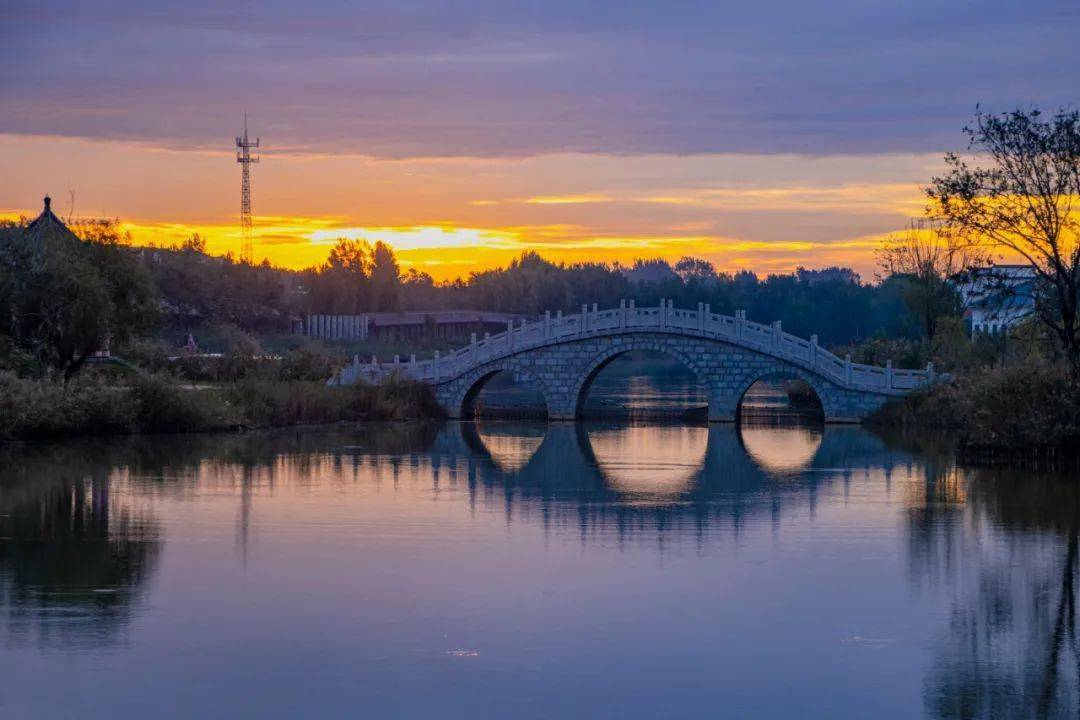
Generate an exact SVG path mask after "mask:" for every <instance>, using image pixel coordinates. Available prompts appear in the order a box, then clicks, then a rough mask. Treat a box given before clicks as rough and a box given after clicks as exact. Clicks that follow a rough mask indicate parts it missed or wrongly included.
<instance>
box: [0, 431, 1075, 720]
mask: <svg viewBox="0 0 1080 720" xmlns="http://www.w3.org/2000/svg"><path fill="white" fill-rule="evenodd" d="M796 430H799V429H797V428H796V429H793V428H779V429H777V428H747V427H744V428H742V430H741V432H740V430H738V429H736V428H733V427H730V426H710V427H704V426H702V427H680V426H659V427H655V426H654V427H648V426H634V427H626V426H618V425H614V424H588V425H575V424H568V423H553V424H551V425H543V424H539V425H537V424H532V425H527V424H519V425H515V424H512V423H499V424H486V423H485V424H481V425H479V426H473V425H469V424H448V425H446V426H443V427H441V428H439V427H418V426H408V425H385V426H360V427H357V428H355V429H348V430H316V431H311V430H308V431H285V432H280V433H269V434H254V435H248V436H191V437H181V438H136V439H130V440H117V441H95V442H93V443H57V444H53V445H48V446H26V447H23V448H19V449H15V448H9V449H6V450H4V451H3V452H4V453H5V454H4V456H3V457H2V458H0V459H2V460H3V462H0V622H2V623H3V626H2V628H0V670H2V671H3V672H4V676H5V686H4V692H3V695H2V696H0V710H2V711H3V712H2V713H0V714H3V715H4V716H5V717H7V716H11V717H33V716H38V715H44V716H80V717H116V716H129V715H135V716H137V715H142V714H147V713H148V712H149V710H148V709H152V710H153V712H154V714H155V716H157V717H192V716H207V715H214V714H218V715H225V716H259V717H275V716H277V717H293V716H297V715H338V716H340V715H349V714H355V713H362V714H364V715H367V716H371V717H395V716H403V715H404V716H429V715H436V714H437V715H439V716H442V717H470V718H478V717H506V716H514V717H520V718H533V717H551V716H563V717H575V716H576V717H581V716H585V717H650V718H651V717H659V716H679V717H714V716H716V715H717V713H718V712H719V713H720V714H725V713H727V714H730V715H733V716H754V717H792V716H805V715H807V714H809V715H816V716H822V717H875V718H880V717H897V718H900V717H903V718H908V717H918V716H921V715H928V716H931V717H957V716H967V717H995V716H996V717H1028V716H1031V717H1038V716H1039V715H1038V714H1037V713H1036V711H1037V710H1038V709H1039V708H1043V709H1044V710H1043V712H1042V715H1041V716H1042V717H1061V716H1070V715H1074V714H1075V713H1074V712H1073V711H1074V710H1075V708H1076V702H1075V698H1076V695H1075V692H1076V674H1075V671H1074V670H1070V668H1075V666H1076V665H1075V631H1073V630H1071V629H1070V625H1069V623H1068V620H1069V618H1074V617H1075V608H1072V607H1070V606H1069V605H1068V602H1065V603H1063V602H1062V599H1065V600H1066V601H1067V600H1068V597H1069V594H1068V589H1069V588H1073V589H1074V590H1075V588H1076V575H1077V572H1076V552H1075V538H1076V527H1077V522H1076V520H1077V516H1078V512H1077V508H1078V507H1080V506H1078V495H1077V491H1076V489H1075V484H1074V483H1066V482H1063V481H1059V480H1055V479H1054V478H1050V477H1044V476H1039V475H1037V474H1033V473H1030V472H1017V473H1012V474H1010V473H1005V472H1004V471H989V470H979V471H976V470H970V469H962V468H961V469H958V468H956V466H955V464H954V463H952V461H951V460H950V459H949V458H948V457H947V456H938V455H934V454H916V453H912V452H908V451H904V450H898V449H895V448H892V447H890V446H889V445H888V444H887V443H885V442H884V441H882V440H881V439H880V438H878V437H876V436H874V435H871V434H869V433H867V432H865V431H863V430H860V429H858V428H835V427H830V428H825V429H824V430H821V431H816V430H805V429H803V430H799V433H802V434H799V433H796V434H794V435H793V434H791V433H792V432H794V431H796ZM748 431H749V434H748ZM106 491H107V492H106ZM95 498H97V499H96V500H95ZM106 498H107V502H106ZM125 518H126V520H125ZM106 520H107V522H106ZM99 590H106V591H113V592H105V593H101V592H97V591H99ZM57 591H62V593H61V594H62V595H64V596H66V597H67V598H69V599H70V602H66V603H59V602H57V600H56V598H57V597H59V595H58V594H57ZM99 596H101V597H99ZM102 597H111V598H113V599H112V600H109V601H104V600H102ZM109 602H112V603H114V606H113V609H110V608H109V607H108V603H109ZM1059 628H1060V629H1059ZM46 633H47V634H48V637H49V638H51V640H50V641H48V642H45V641H42V640H41V637H42V636H43V635H44V634H46ZM1049 667H1053V668H1055V669H1056V673H1049V672H1048V671H1047V669H1048V668H1049ZM657 678H664V681H663V682H656V679H657ZM1047 688H1049V690H1047ZM780 689H782V691H780ZM163 698H167V702H163ZM959 708H969V709H970V712H966V714H965V712H961V711H960V710H959ZM1032 708H1034V710H1033V709H1032Z"/></svg>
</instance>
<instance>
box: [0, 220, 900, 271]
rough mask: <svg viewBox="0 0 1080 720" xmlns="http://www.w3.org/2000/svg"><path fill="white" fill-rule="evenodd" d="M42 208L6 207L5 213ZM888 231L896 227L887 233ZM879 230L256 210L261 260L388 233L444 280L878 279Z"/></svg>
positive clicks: (218, 232)
mask: <svg viewBox="0 0 1080 720" xmlns="http://www.w3.org/2000/svg"><path fill="white" fill-rule="evenodd" d="M20 216H22V217H32V215H31V214H30V213H25V212H22V213H20V212H10V211H8V212H0V219H3V220H15V219H18V218H19V217H20ZM119 227H120V229H121V231H123V232H125V233H130V235H131V239H132V244H133V245H136V246H151V247H178V246H180V245H181V244H182V243H183V242H184V240H186V239H187V238H189V237H191V235H193V234H196V233H197V234H198V235H200V236H201V237H202V238H203V239H205V240H206V244H207V252H209V253H210V254H211V255H222V256H223V255H228V254H232V255H236V253H237V250H238V248H239V245H240V229H239V227H238V226H237V225H235V224H231V223H230V224H187V223H169V222H156V223H155V222H139V221H124V220H122V221H121V222H120V224H119ZM886 234H887V233H886ZM886 234H882V235H872V236H867V237H861V238H853V239H851V240H846V241H839V242H831V243H821V242H811V241H797V240H790V241H785V240H777V241H763V240H757V241H754V240H739V239H736V238H722V237H715V236H709V235H665V236H648V235H643V236H597V235H590V234H588V233H587V232H584V231H583V230H582V229H581V228H578V227H576V226H573V225H552V226H531V227H530V226H526V227H507V228H473V227H459V226H455V225H452V224H446V225H419V226H405V227H370V228H367V227H353V226H345V225H343V224H342V218H340V217H314V218H313V217H282V216H256V217H255V223H254V235H255V237H254V247H255V261H256V262H262V261H263V260H264V259H268V260H269V261H270V262H271V263H272V264H274V265H276V266H279V267H284V268H289V269H293V270H299V269H303V268H308V267H313V266H318V265H321V264H322V263H323V262H325V260H326V256H327V254H328V253H329V251H330V249H331V248H332V247H333V246H334V244H335V243H336V242H337V240H338V239H341V238H347V239H362V240H367V241H368V242H370V243H372V244H374V243H375V242H377V241H382V242H384V243H386V244H388V245H389V246H391V247H392V248H393V249H394V253H395V255H396V256H397V258H398V262H399V263H400V265H401V266H402V268H403V269H410V268H412V269H415V270H417V271H420V272H426V273H428V274H430V275H431V276H432V277H433V278H435V279H436V280H438V281H449V280H454V279H457V278H465V277H468V275H469V274H470V273H472V272H479V271H483V270H488V269H493V268H498V267H505V266H506V265H507V264H509V263H510V262H511V261H512V260H513V259H515V258H517V257H518V256H520V255H521V254H522V253H523V252H527V251H535V252H537V253H539V254H540V255H541V256H542V257H544V258H545V259H547V260H550V261H552V262H562V263H578V262H604V263H615V262H618V263H620V264H624V265H629V264H632V263H633V262H634V260H638V259H651V258H662V259H665V260H667V261H669V262H671V263H672V264H674V263H675V262H676V261H677V260H678V259H679V258H682V257H685V256H693V257H700V258H704V259H707V260H709V261H710V262H712V263H713V264H714V265H716V267H717V269H718V270H720V271H722V272H735V271H739V270H751V271H753V272H756V273H757V274H759V275H765V274H768V273H784V272H791V271H793V270H795V269H796V268H797V267H800V266H805V267H824V266H830V265H844V266H848V267H853V268H855V269H856V270H857V271H859V272H861V273H862V274H863V276H864V278H866V279H870V278H871V277H872V275H873V272H874V262H875V261H874V249H875V248H877V247H878V246H879V245H880V243H881V240H882V238H883V237H885V235H886Z"/></svg>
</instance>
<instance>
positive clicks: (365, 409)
mask: <svg viewBox="0 0 1080 720" xmlns="http://www.w3.org/2000/svg"><path fill="white" fill-rule="evenodd" d="M438 415H439V408H438V406H437V404H436V403H435V400H434V398H433V397H432V396H431V392H430V390H428V389H427V388H426V387H424V386H422V385H419V384H417V383H412V382H388V383H385V384H379V385H353V386H346V387H329V386H327V385H326V383H325V382H322V381H278V380H265V379H258V378H248V379H243V380H240V381H238V382H236V383H233V384H229V385H226V386H222V387H210V388H201V389H198V388H192V387H191V386H189V385H184V384H180V383H178V382H176V381H175V380H173V379H171V378H168V377H164V376H156V375H139V376H136V377H133V378H132V379H131V380H130V382H128V383H125V384H116V383H113V382H106V381H103V380H102V379H100V378H83V379H79V380H77V381H74V382H71V383H68V384H67V385H63V384H60V383H57V382H53V381H49V380H34V379H26V378H19V377H16V376H15V375H14V374H11V373H0V440H25V439H33V438H45V437H65V436H78V435H121V434H132V433H172V432H203V431H212V430H231V429H243V428H265V427H283V426H288V425H299V424H309V423H332V422H347V421H359V420H412V419H423V418H431V417H437V416H438Z"/></svg>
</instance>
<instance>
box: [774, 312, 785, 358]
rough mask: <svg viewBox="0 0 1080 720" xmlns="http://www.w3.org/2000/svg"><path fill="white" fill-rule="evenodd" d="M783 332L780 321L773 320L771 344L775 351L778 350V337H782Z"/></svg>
mask: <svg viewBox="0 0 1080 720" xmlns="http://www.w3.org/2000/svg"><path fill="white" fill-rule="evenodd" d="M783 333H784V330H783V328H782V327H781V325H780V321H779V320H776V321H774V322H773V325H772V346H773V350H775V351H776V352H780V338H781V337H783Z"/></svg>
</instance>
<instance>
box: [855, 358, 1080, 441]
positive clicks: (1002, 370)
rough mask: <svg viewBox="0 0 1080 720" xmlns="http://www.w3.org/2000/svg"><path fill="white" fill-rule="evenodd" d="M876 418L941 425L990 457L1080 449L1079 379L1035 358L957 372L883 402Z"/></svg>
mask: <svg viewBox="0 0 1080 720" xmlns="http://www.w3.org/2000/svg"><path fill="white" fill-rule="evenodd" d="M871 423H873V424H877V425H888V426H896V427H903V428H941V429H947V430H949V431H950V432H951V433H953V434H955V436H956V438H957V441H958V443H959V447H960V449H961V451H962V452H963V453H965V454H968V455H978V456H983V457H986V458H988V459H993V458H995V457H1000V458H1003V459H1005V458H1020V457H1046V458H1054V457H1066V456H1072V455H1077V454H1080V382H1077V381H1076V380H1075V379H1073V378H1072V377H1071V376H1070V374H1069V372H1068V370H1067V369H1066V368H1065V367H1063V366H1061V365H1057V364H1050V363H1043V362H1033V363H1031V364H1026V365H1012V366H1008V367H989V368H979V369H974V370H970V371H966V372H960V373H958V374H956V375H955V376H954V377H953V378H951V379H949V380H947V381H943V382H940V383H938V384H936V385H935V386H933V387H932V388H929V389H926V390H924V391H921V392H917V393H914V394H912V395H910V396H908V397H906V398H903V399H902V400H898V401H896V402H892V403H889V404H887V405H886V406H885V407H883V408H882V409H881V410H880V411H879V412H878V413H877V414H876V415H875V416H874V417H872V418H871Z"/></svg>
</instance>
